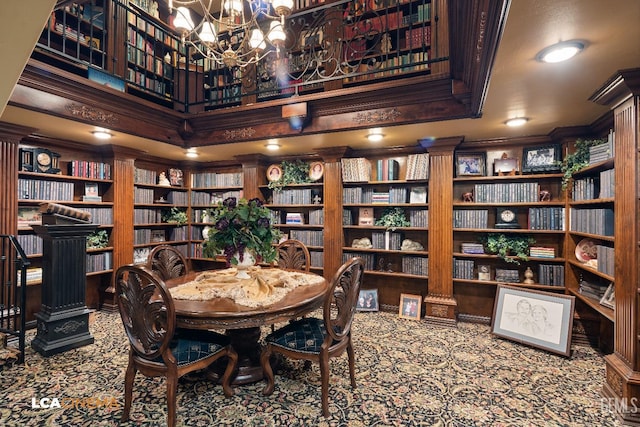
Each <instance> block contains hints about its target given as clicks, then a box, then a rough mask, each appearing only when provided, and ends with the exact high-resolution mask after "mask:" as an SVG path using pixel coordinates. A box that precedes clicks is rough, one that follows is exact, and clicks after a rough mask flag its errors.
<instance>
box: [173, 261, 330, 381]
mask: <svg viewBox="0 0 640 427" xmlns="http://www.w3.org/2000/svg"><path fill="white" fill-rule="evenodd" d="M202 273H203V272H191V273H189V274H187V275H185V276H182V277H179V278H176V279H171V280H168V281H167V282H166V285H167V287H169V288H172V287H175V286H179V285H181V284H185V283H188V282H191V281H193V280H194V279H195V278H196V277H197V276H198V275H200V274H202ZM308 274H313V273H308ZM327 288H328V283H327V281H326V280H324V279H323V280H322V281H318V282H317V283H315V284H308V285H304V286H298V287H296V288H294V289H292V290H290V291H289V292H288V293H287V294H286V295H285V296H284V297H283V298H282V299H281V300H279V301H276V302H274V303H273V304H270V305H267V306H260V307H248V306H244V305H241V304H237V303H236V302H235V301H234V300H233V299H231V298H213V299H209V300H205V301H199V300H185V299H177V298H174V300H173V302H174V306H175V311H176V326H177V327H179V328H185V329H203V330H209V329H214V330H221V329H224V330H225V333H226V335H227V336H228V337H229V339H230V341H231V346H232V347H233V348H234V349H235V350H236V352H237V353H238V369H237V375H236V377H235V379H234V381H233V384H236V385H239V384H249V383H254V382H257V381H260V380H261V379H262V378H263V373H262V367H261V366H260V353H261V351H262V346H261V344H260V336H261V327H262V326H265V325H272V324H274V323H280V322H286V321H289V320H292V319H296V318H299V317H302V316H304V315H305V314H308V313H309V312H311V311H313V310H315V309H317V308H319V307H321V306H322V304H323V302H324V299H325V294H326V292H327Z"/></svg>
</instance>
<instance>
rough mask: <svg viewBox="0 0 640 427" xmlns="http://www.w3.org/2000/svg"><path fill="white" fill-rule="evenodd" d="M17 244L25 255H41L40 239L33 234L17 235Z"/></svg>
mask: <svg viewBox="0 0 640 427" xmlns="http://www.w3.org/2000/svg"><path fill="white" fill-rule="evenodd" d="M16 239H17V240H18V243H20V246H21V247H22V250H23V251H24V253H25V254H26V255H38V254H42V238H41V237H40V236H37V235H35V234H18V235H17V236H16Z"/></svg>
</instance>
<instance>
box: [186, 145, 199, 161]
mask: <svg viewBox="0 0 640 427" xmlns="http://www.w3.org/2000/svg"><path fill="white" fill-rule="evenodd" d="M185 154H186V156H187V157H190V158H192V159H193V158H196V157H198V152H197V151H196V149H195V148H187V152H186V153H185Z"/></svg>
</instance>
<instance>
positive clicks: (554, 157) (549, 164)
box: [522, 144, 562, 172]
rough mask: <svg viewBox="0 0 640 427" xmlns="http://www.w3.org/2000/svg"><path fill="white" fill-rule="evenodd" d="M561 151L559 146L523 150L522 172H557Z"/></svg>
mask: <svg viewBox="0 0 640 427" xmlns="http://www.w3.org/2000/svg"><path fill="white" fill-rule="evenodd" d="M561 160H562V149H561V148H560V145H559V144H553V145H546V146H544V147H535V148H525V149H524V150H523V153H522V172H559V171H560V161H561Z"/></svg>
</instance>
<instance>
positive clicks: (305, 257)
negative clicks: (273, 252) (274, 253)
mask: <svg viewBox="0 0 640 427" xmlns="http://www.w3.org/2000/svg"><path fill="white" fill-rule="evenodd" d="M277 250H278V261H277V262H278V267H279V268H287V269H291V270H300V271H309V269H310V268H311V256H310V255H309V249H307V247H306V246H305V244H304V243H302V242H301V241H299V240H295V239H288V240H285V241H283V242H281V243H279V244H278V247H277Z"/></svg>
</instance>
